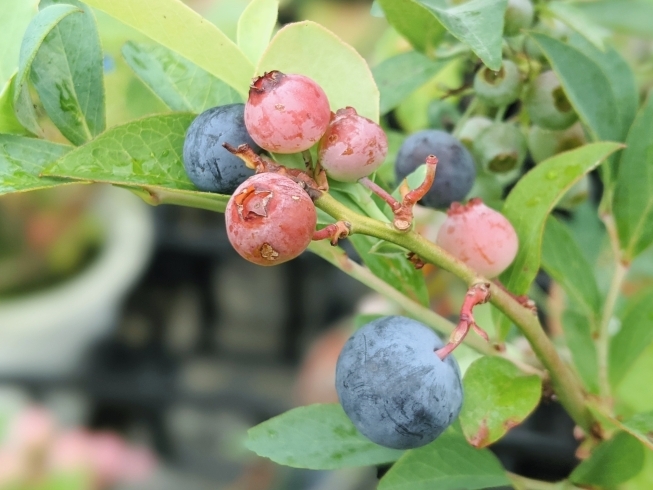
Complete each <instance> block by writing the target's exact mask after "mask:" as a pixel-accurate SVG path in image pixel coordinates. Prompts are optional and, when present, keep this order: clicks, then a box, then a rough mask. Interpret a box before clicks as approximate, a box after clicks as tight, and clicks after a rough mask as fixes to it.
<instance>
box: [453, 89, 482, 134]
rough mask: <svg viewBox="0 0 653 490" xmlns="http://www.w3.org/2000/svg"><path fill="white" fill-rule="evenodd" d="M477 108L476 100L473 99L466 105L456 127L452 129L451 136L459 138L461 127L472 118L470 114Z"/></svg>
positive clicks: (475, 98)
mask: <svg viewBox="0 0 653 490" xmlns="http://www.w3.org/2000/svg"><path fill="white" fill-rule="evenodd" d="M477 106H478V98H477V97H474V98H473V99H472V100H470V101H469V104H467V107H466V108H465V112H463V115H462V116H460V119H459V120H458V122H457V123H456V127H455V128H454V129H453V135H454V136H455V137H456V138H458V136H460V131H461V130H462V129H463V126H464V125H465V123H466V122H467V120H468V119H469V118H470V117H472V114H474V112H475V111H476V107H477Z"/></svg>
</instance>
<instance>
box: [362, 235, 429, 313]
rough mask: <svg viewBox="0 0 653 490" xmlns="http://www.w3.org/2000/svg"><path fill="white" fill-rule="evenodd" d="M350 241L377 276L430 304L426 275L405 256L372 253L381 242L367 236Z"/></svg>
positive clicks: (412, 297) (419, 300)
mask: <svg viewBox="0 0 653 490" xmlns="http://www.w3.org/2000/svg"><path fill="white" fill-rule="evenodd" d="M349 241H350V243H351V244H352V245H353V246H354V248H355V249H356V252H358V255H360V257H361V259H362V260H363V262H364V263H365V265H366V266H367V267H368V268H369V269H370V270H371V271H372V273H373V274H374V275H375V276H377V277H379V278H380V279H382V280H383V281H385V282H387V283H388V284H390V285H391V286H392V287H394V288H395V289H397V290H398V291H400V292H401V293H403V294H405V295H406V296H408V297H409V298H410V299H412V300H414V301H417V302H418V303H420V304H421V305H424V306H426V305H428V304H429V295H428V290H427V289H426V282H425V281H424V274H422V272H421V271H419V270H416V269H415V266H414V265H413V264H412V263H411V262H410V261H409V260H408V258H407V257H406V256H405V255H403V254H402V255H398V254H394V255H388V254H378V253H374V252H372V251H371V249H373V248H374V247H375V246H377V243H378V242H379V240H378V239H376V238H372V237H368V236H366V235H352V236H350V237H349Z"/></svg>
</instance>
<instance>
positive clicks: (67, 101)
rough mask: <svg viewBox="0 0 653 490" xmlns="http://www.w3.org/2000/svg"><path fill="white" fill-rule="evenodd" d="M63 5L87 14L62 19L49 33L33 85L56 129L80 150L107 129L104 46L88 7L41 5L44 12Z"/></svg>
mask: <svg viewBox="0 0 653 490" xmlns="http://www.w3.org/2000/svg"><path fill="white" fill-rule="evenodd" d="M60 3H61V4H63V3H72V4H74V5H75V6H77V7H78V8H80V9H82V10H83V13H82V15H72V16H68V17H66V18H63V19H61V21H60V22H59V24H58V25H56V26H55V27H54V28H53V29H52V30H51V31H50V32H49V33H48V35H47V36H46V38H45V39H44V41H43V43H42V44H41V47H40V48H39V50H38V52H37V54H36V57H35V58H34V60H33V61H32V70H31V81H32V83H33V84H34V88H35V89H36V92H37V93H38V94H39V99H40V101H41V104H43V108H44V109H45V111H46V112H47V114H48V116H50V119H51V120H52V122H53V123H54V124H55V126H57V128H58V129H59V131H61V133H62V134H63V135H64V136H65V137H66V138H67V139H68V140H69V141H70V142H71V143H73V144H75V145H81V144H84V143H86V142H87V141H89V140H90V139H92V138H94V137H95V136H97V135H98V134H100V133H101V132H102V131H104V129H105V126H106V120H105V109H104V73H103V67H102V47H101V46H100V38H99V36H98V32H97V26H96V24H95V18H94V17H93V13H92V12H91V9H90V8H88V7H84V6H83V5H82V4H80V3H79V2H78V1H77V0H41V9H43V7H46V8H47V7H48V6H50V5H56V4H60Z"/></svg>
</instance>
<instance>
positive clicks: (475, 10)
mask: <svg viewBox="0 0 653 490" xmlns="http://www.w3.org/2000/svg"><path fill="white" fill-rule="evenodd" d="M507 5H508V0H471V1H469V2H465V3H463V4H461V5H457V6H455V7H450V8H440V7H437V6H434V5H429V4H426V8H427V9H428V10H430V11H431V12H432V13H433V14H434V15H435V17H436V18H437V19H438V20H439V21H440V23H441V24H442V25H443V26H444V27H445V28H446V29H447V30H448V31H449V32H450V33H451V34H452V35H453V36H454V37H455V38H457V39H458V40H459V41H461V42H463V43H465V44H467V45H468V46H469V47H470V48H471V49H472V51H474V53H475V54H476V56H478V57H479V58H481V61H483V63H485V64H486V65H487V66H488V67H489V68H490V69H491V70H495V71H497V70H499V69H500V68H501V63H502V45H503V17H504V15H505V13H506V6H507Z"/></svg>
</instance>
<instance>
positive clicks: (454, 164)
mask: <svg viewBox="0 0 653 490" xmlns="http://www.w3.org/2000/svg"><path fill="white" fill-rule="evenodd" d="M428 155H435V156H436V157H438V169H437V171H436V173H435V181H434V182H433V186H431V189H430V190H429V191H428V193H427V194H426V196H424V198H422V200H421V201H420V204H423V205H424V206H429V207H432V208H440V209H445V208H448V207H449V205H450V204H451V203H452V202H455V201H462V200H464V199H465V196H466V195H467V193H468V192H469V191H470V190H471V188H472V185H474V179H475V178H476V167H475V166H474V160H473V158H472V155H471V154H470V153H469V151H468V150H467V148H465V146H463V145H462V144H461V142H460V141H458V140H457V139H456V138H454V137H453V136H451V135H450V134H449V133H446V132H444V131H439V130H437V129H426V130H423V131H418V132H417V133H414V134H411V135H410V136H409V137H408V138H406V139H405V140H404V143H403V145H401V148H400V149H399V153H398V154H397V161H396V163H395V175H396V177H397V181H398V182H400V181H401V180H402V179H404V178H405V177H406V176H407V175H409V174H410V173H412V172H413V171H414V170H415V169H416V168H417V167H419V166H420V165H422V164H423V163H424V161H425V160H426V157H427V156H428Z"/></svg>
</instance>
